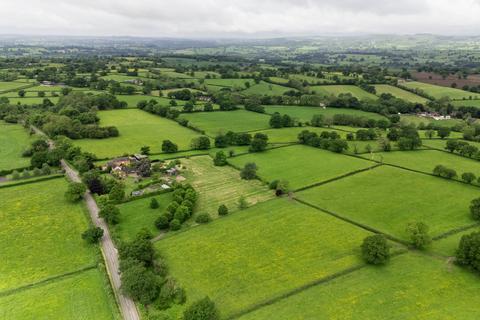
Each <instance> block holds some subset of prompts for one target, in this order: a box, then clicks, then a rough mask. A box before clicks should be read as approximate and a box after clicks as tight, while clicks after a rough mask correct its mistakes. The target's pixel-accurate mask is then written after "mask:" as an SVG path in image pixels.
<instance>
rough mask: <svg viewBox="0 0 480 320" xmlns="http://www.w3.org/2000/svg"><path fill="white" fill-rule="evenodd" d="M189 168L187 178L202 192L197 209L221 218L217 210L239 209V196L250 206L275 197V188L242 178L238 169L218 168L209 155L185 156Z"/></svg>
mask: <svg viewBox="0 0 480 320" xmlns="http://www.w3.org/2000/svg"><path fill="white" fill-rule="evenodd" d="M182 164H183V165H184V166H186V167H187V172H186V174H185V177H187V182H188V183H191V184H192V186H193V187H194V188H195V190H196V191H197V192H198V193H199V195H198V202H197V207H196V211H197V212H198V213H208V214H209V215H210V216H211V217H212V218H216V217H217V209H218V207H219V206H220V205H221V204H224V205H226V206H227V207H228V208H229V211H230V212H234V211H236V210H237V206H238V199H239V198H240V197H241V196H243V197H245V200H246V201H247V202H248V203H249V205H253V204H255V203H257V202H262V201H265V200H267V199H270V198H272V197H273V191H271V190H268V188H267V187H266V186H265V185H263V184H262V183H261V182H260V181H258V180H253V181H246V180H242V179H240V176H239V174H238V171H237V170H235V169H233V168H231V167H229V166H225V167H216V166H214V165H213V161H212V158H211V157H209V156H199V157H193V158H190V159H183V160H182Z"/></svg>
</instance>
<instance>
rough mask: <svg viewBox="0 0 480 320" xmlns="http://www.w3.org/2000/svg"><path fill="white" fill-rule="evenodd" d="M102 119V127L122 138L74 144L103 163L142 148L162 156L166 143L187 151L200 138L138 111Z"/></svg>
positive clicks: (106, 113)
mask: <svg viewBox="0 0 480 320" xmlns="http://www.w3.org/2000/svg"><path fill="white" fill-rule="evenodd" d="M98 116H99V117H100V125H101V126H116V127H117V128H118V130H119V132H120V136H118V137H114V138H108V139H82V140H75V141H74V144H75V145H77V146H79V147H81V148H82V150H84V151H88V152H92V153H94V154H96V155H97V157H99V158H100V159H101V158H112V157H115V156H121V155H122V154H125V153H127V154H131V153H136V152H139V150H140V148H141V147H142V146H150V148H151V152H152V153H157V152H161V147H162V141H163V140H164V139H170V140H172V141H173V142H174V143H176V144H178V148H179V150H187V149H190V142H191V140H192V139H193V138H195V137H197V136H199V134H198V133H196V132H195V131H193V130H190V129H188V128H185V127H182V126H181V125H179V124H178V123H176V122H175V121H172V120H169V119H165V118H161V117H159V116H156V115H153V114H150V113H147V112H145V111H142V110H137V109H125V110H109V111H102V112H99V113H98Z"/></svg>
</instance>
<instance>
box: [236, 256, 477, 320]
mask: <svg viewBox="0 0 480 320" xmlns="http://www.w3.org/2000/svg"><path fill="white" fill-rule="evenodd" d="M478 290H480V281H478V277H477V276H475V275H474V274H472V273H470V272H468V271H465V270H463V269H461V268H459V267H457V266H455V265H448V264H447V263H446V262H445V261H442V260H437V259H435V258H432V257H427V256H421V255H415V254H404V255H401V256H398V257H396V258H394V259H392V261H391V262H390V263H389V264H388V265H386V266H384V267H374V266H369V267H366V268H363V269H361V270H359V271H356V272H353V273H350V274H348V275H346V276H343V277H340V278H337V279H334V280H333V281H330V282H328V283H325V284H321V285H317V286H315V287H312V288H310V289H308V290H305V291H302V292H300V293H298V294H296V295H294V296H291V297H289V298H286V299H283V300H280V301H279V302H277V303H274V304H272V305H269V306H266V307H264V308H261V309H259V310H258V311H256V312H252V313H250V314H247V315H245V316H243V317H241V318H240V319H241V320H253V319H255V320H267V319H268V320H269V319H276V320H287V319H288V320H300V319H302V320H304V319H305V320H307V319H308V320H313V319H332V320H333V319H336V320H340V319H342V320H345V319H351V320H353V319H371V320H375V319H378V320H380V319H392V320H400V319H471V320H474V319H477V318H478V307H477V292H478Z"/></svg>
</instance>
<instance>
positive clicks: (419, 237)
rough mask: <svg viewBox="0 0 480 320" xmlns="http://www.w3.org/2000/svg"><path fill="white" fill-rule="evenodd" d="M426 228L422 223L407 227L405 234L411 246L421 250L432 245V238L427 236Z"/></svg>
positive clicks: (413, 223) (414, 223) (411, 224)
mask: <svg viewBox="0 0 480 320" xmlns="http://www.w3.org/2000/svg"><path fill="white" fill-rule="evenodd" d="M428 229H429V228H428V226H427V225H426V224H425V223H423V222H412V223H409V224H408V225H407V230H406V231H407V233H408V235H409V237H410V241H411V242H412V244H413V246H414V247H415V248H418V249H423V248H425V247H426V246H428V245H429V244H430V243H432V238H431V237H430V235H429V234H428Z"/></svg>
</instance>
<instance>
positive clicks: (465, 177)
mask: <svg viewBox="0 0 480 320" xmlns="http://www.w3.org/2000/svg"><path fill="white" fill-rule="evenodd" d="M475 179H476V177H475V175H474V174H473V173H471V172H465V173H463V174H462V180H463V181H465V182H466V183H472V182H473V181H475Z"/></svg>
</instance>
